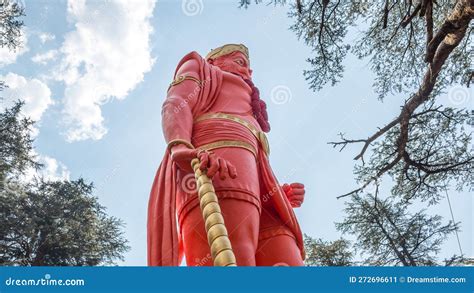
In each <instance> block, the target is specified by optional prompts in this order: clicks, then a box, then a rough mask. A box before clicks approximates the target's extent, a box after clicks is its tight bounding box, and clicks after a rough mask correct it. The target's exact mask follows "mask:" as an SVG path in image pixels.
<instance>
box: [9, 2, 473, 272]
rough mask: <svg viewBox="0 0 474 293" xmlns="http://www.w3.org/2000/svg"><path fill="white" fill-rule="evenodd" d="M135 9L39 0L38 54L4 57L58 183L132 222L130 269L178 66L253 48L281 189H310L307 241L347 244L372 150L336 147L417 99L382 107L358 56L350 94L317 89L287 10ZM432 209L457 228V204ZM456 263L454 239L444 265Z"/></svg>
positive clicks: (463, 197) (456, 199)
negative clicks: (77, 185) (229, 48)
mask: <svg viewBox="0 0 474 293" xmlns="http://www.w3.org/2000/svg"><path fill="white" fill-rule="evenodd" d="M73 2H74V3H73ZM131 2H133V3H132V5H131V6H129V7H128V6H127V5H126V4H124V3H121V4H119V3H114V2H111V1H104V2H102V1H72V2H71V3H69V4H68V2H67V1H26V5H25V6H26V14H27V16H26V18H25V24H26V29H25V33H26V34H25V35H26V44H25V47H24V48H23V49H22V50H20V51H19V52H17V53H16V54H14V56H11V54H10V55H8V54H6V53H5V52H3V53H2V52H0V60H3V61H0V66H3V67H0V68H1V72H0V75H1V76H4V77H5V76H7V77H8V78H7V81H8V80H10V81H11V82H13V83H15V84H16V85H17V86H16V87H13V88H12V89H10V92H8V91H7V92H6V96H7V98H8V96H9V95H10V96H12V97H13V96H15V95H16V96H21V95H24V96H25V98H27V99H29V100H28V101H30V102H29V104H30V108H29V112H28V113H26V114H31V115H33V114H34V115H36V116H35V117H36V118H38V119H37V120H38V121H39V123H38V126H37V128H38V129H37V137H36V142H35V145H36V151H37V153H38V154H39V155H40V156H41V158H43V159H44V160H47V161H48V162H49V163H48V164H47V166H48V167H49V168H48V170H47V172H48V175H49V176H51V178H58V177H68V178H71V179H76V178H78V177H84V178H85V179H87V180H90V181H93V182H94V183H95V185H96V189H95V195H97V196H98V197H99V200H100V202H101V204H103V205H104V206H106V207H107V210H108V213H109V214H110V215H114V216H116V217H119V218H121V219H123V220H124V222H125V223H126V228H125V236H126V238H127V239H128V240H129V241H130V245H131V247H132V249H131V251H130V252H129V253H127V254H126V255H125V261H124V262H123V263H120V264H121V265H145V264H146V212H147V202H148V196H149V191H150V187H151V183H152V181H153V177H154V174H155V171H156V169H157V167H158V165H159V163H160V160H161V158H162V155H163V152H164V149H165V142H164V139H163V135H162V133H161V117H160V111H161V104H162V103H163V101H164V98H165V96H166V89H167V87H168V84H169V83H170V81H171V80H172V75H173V72H174V69H175V66H176V64H177V63H178V61H179V60H180V58H181V57H183V56H184V55H185V54H186V53H188V52H190V51H193V50H194V51H197V52H199V53H200V54H201V55H205V54H206V53H207V52H208V51H209V50H210V49H212V48H215V47H217V46H220V45H222V44H225V43H231V42H232V43H244V44H245V45H247V46H248V47H249V50H250V58H251V66H252V68H253V71H254V76H253V78H254V82H255V84H256V85H257V86H258V87H259V88H260V90H261V93H262V98H263V99H265V100H266V101H267V104H268V108H269V116H270V123H271V126H272V131H271V132H270V134H269V140H270V144H271V148H272V154H271V163H272V166H273V168H274V171H275V173H276V174H277V176H278V177H279V178H280V181H281V182H282V183H283V182H295V181H297V182H303V183H304V184H305V185H306V188H307V193H306V194H307V196H306V201H305V203H304V204H303V206H302V207H301V208H299V209H297V210H296V213H297V216H298V218H299V220H300V223H301V226H302V230H303V232H304V233H306V234H308V235H311V236H313V237H318V238H324V239H326V240H335V239H337V238H339V237H340V233H339V232H337V231H336V229H335V227H334V222H338V221H342V219H343V213H342V209H343V207H344V201H343V200H337V199H336V196H338V195H340V194H343V193H346V192H348V191H350V190H353V189H354V188H356V187H357V183H356V182H355V181H354V176H353V174H352V170H353V166H354V161H353V157H354V156H355V154H356V153H357V152H358V151H359V150H360V146H348V147H347V148H346V149H345V150H344V151H343V152H341V153H340V152H338V151H337V150H334V149H333V148H332V147H331V146H330V145H328V144H327V142H328V141H333V140H337V134H338V133H339V132H345V133H346V134H348V135H349V136H350V137H353V138H359V137H366V136H368V135H369V134H372V133H373V132H374V131H375V130H376V127H378V126H381V125H384V123H387V122H388V121H390V120H391V119H392V118H393V117H394V116H395V115H397V114H398V113H399V107H400V105H401V101H403V99H405V97H404V96H391V97H388V98H387V99H386V100H385V102H384V103H381V102H380V101H378V100H377V97H376V94H375V93H374V92H373V90H372V86H371V85H372V81H373V77H374V75H373V73H371V72H370V70H369V66H368V64H367V61H366V60H364V61H360V60H357V59H356V58H354V57H353V56H349V57H348V58H347V60H346V62H345V66H346V72H345V75H344V79H343V80H342V82H340V83H339V84H337V85H336V86H335V87H330V86H327V87H325V88H324V89H323V90H321V91H319V92H316V93H315V92H312V91H310V90H309V89H308V85H307V83H306V82H305V80H304V77H303V75H302V72H303V70H304V69H307V68H308V64H307V63H306V62H305V59H306V58H307V57H308V56H310V54H311V51H310V49H309V48H307V47H306V46H305V45H304V44H303V43H302V42H301V41H298V39H297V38H296V36H295V34H294V33H293V32H291V31H289V30H288V27H289V26H290V25H291V24H292V20H291V19H289V18H288V17H287V7H280V6H276V7H274V6H266V5H253V6H251V7H250V8H249V9H248V10H245V9H238V3H237V2H238V1H237V0H229V1H217V0H214V1H211V0H204V1H194V2H195V3H196V6H193V5H187V4H189V3H187V2H189V1H183V2H182V1H172V0H164V1H158V2H156V3H154V2H148V1H145V0H141V1H131ZM72 4H74V5H72ZM130 8H133V9H130ZM357 34H358V32H357V30H354V31H353V32H351V34H350V35H349V39H354V38H355V37H356V36H357ZM48 91H49V92H48ZM278 92H280V93H282V96H276V93H278ZM471 96H472V95H471ZM28 97H29V98H28ZM272 97H273V98H272ZM278 97H282V99H281V100H280V99H279V98H278ZM440 99H445V100H446V101H447V103H449V99H447V97H446V96H445V97H440ZM471 100H472V99H471ZM470 102H471V103H470V105H468V106H469V107H472V101H470ZM7 103H8V99H7ZM467 103H469V101H468V102H467ZM27 105H28V103H27ZM463 106H465V105H463ZM384 191H385V192H388V189H385V190H382V192H384ZM450 194H451V202H452V205H453V210H454V215H455V217H456V221H461V222H462V232H461V233H460V238H461V244H462V248H463V250H464V253H465V254H466V255H467V256H473V254H474V252H473V247H472V241H473V236H472V231H473V218H472V210H473V208H474V205H473V201H472V195H470V194H467V193H461V194H458V193H455V192H454V191H453V192H451V193H450ZM430 211H431V212H433V213H439V214H441V215H443V216H444V217H445V218H446V220H447V219H449V217H450V214H449V210H448V205H447V202H446V201H442V202H441V203H440V205H438V206H436V207H431V208H430ZM454 253H459V250H458V248H457V242H456V239H455V237H454V236H452V237H451V238H450V239H449V240H448V241H447V242H446V245H445V247H444V249H443V252H442V255H443V256H447V255H450V254H454Z"/></svg>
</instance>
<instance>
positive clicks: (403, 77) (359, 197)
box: [240, 0, 474, 265]
mask: <svg viewBox="0 0 474 293" xmlns="http://www.w3.org/2000/svg"><path fill="white" fill-rule="evenodd" d="M251 2H252V1H250V0H241V1H240V5H241V6H242V7H248V6H249V5H250V4H251ZM261 2H262V1H260V0H256V1H255V3H261ZM268 3H273V4H275V5H277V4H289V6H290V8H289V16H290V17H291V18H292V19H293V20H294V24H293V25H292V26H291V27H290V29H291V30H293V31H294V32H295V33H296V35H297V36H298V37H299V39H300V40H302V41H304V43H305V44H307V45H308V46H309V47H311V48H312V55H311V56H310V57H308V59H307V60H308V63H309V69H307V70H305V72H304V76H305V78H306V79H307V80H308V82H309V87H310V88H311V89H313V90H314V91H317V90H320V89H321V88H322V87H323V86H325V85H326V84H331V85H335V84H336V83H337V82H339V81H340V80H341V79H342V78H343V74H344V59H345V57H346V56H347V55H348V54H352V55H354V56H356V57H358V58H360V59H363V60H367V61H368V63H369V66H370V68H371V70H372V71H373V72H374V74H375V79H374V82H373V88H374V91H375V93H376V94H377V95H378V98H379V100H380V101H382V102H383V101H384V100H385V99H386V98H389V97H390V98H392V99H394V98H398V99H400V109H401V110H400V113H399V114H397V115H394V117H392V119H391V120H388V121H387V123H386V124H385V125H382V126H380V127H377V131H375V132H374V133H372V134H369V135H368V136H367V138H360V139H352V138H348V137H347V136H346V135H345V134H343V133H340V140H339V141H335V142H330V144H331V145H333V146H334V147H335V148H339V150H340V151H342V150H343V149H344V148H345V147H346V146H348V145H352V144H358V145H361V149H360V151H359V152H358V154H357V155H356V156H355V158H354V159H355V160H356V161H357V162H358V163H357V165H356V166H355V169H354V174H355V177H356V181H357V182H358V185H359V188H357V189H355V190H352V191H350V192H348V193H346V194H343V195H341V196H339V197H338V198H342V197H346V196H347V197H348V199H349V203H348V204H349V207H348V208H347V209H346V215H347V218H346V220H345V221H344V222H343V223H340V224H339V226H338V227H339V228H340V229H341V230H342V231H343V232H346V233H350V234H355V235H356V236H357V239H358V240H357V242H356V244H355V245H356V247H358V248H360V249H362V250H364V251H365V252H366V253H367V254H369V257H368V259H367V262H368V263H371V264H400V263H401V264H404V265H406V264H408V265H415V264H416V265H419V264H430V263H434V262H435V257H434V255H433V254H430V253H428V252H429V251H432V252H437V251H438V250H439V247H440V245H441V242H442V241H443V239H444V238H445V236H444V235H448V234H450V233H451V232H453V231H456V230H457V228H456V227H457V224H456V225H454V224H453V223H451V224H447V226H443V225H442V224H441V218H439V217H438V216H435V217H434V218H433V217H429V216H427V215H426V214H425V212H424V211H419V212H418V213H414V214H413V215H412V214H407V212H406V209H407V208H408V207H410V204H411V203H413V202H415V201H421V202H426V203H427V204H428V205H431V204H436V203H438V202H439V201H440V200H441V199H442V198H443V197H444V194H445V192H446V191H447V190H449V189H450V188H452V187H455V189H456V190H458V191H462V190H468V191H472V190H473V189H474V188H473V187H474V185H473V184H474V149H473V143H472V129H473V126H474V111H472V110H470V109H468V108H466V106H467V105H468V104H469V103H468V102H469V100H470V99H472V98H473V96H472V90H471V89H470V88H469V86H470V84H471V82H472V78H473V76H474V73H473V68H472V61H473V60H472V58H473V56H474V54H473V49H472V48H473V43H472V38H471V35H472V32H473V30H474V27H473V25H472V19H473V18H474V2H473V1H472V0H438V1H433V0H384V1H368V0H356V1H338V0H307V1H304V0H296V1H281V0H274V1H268ZM356 29H357V33H356ZM351 31H352V32H354V34H352V35H356V34H357V37H356V38H355V40H354V38H352V37H351V38H349V37H348V36H349V35H348V34H349V32H351ZM446 91H448V99H449V101H447V100H446V99H441V93H445V92H446ZM448 102H451V104H452V105H454V107H453V106H450V105H449V104H448ZM382 181H385V182H387V183H388V184H391V185H392V188H391V192H390V194H388V195H387V198H386V199H380V195H379V194H378V192H379V188H378V187H379V186H381V183H382ZM388 184H385V185H384V186H387V185H388ZM369 186H376V193H375V195H374V196H373V195H371V194H366V193H367V187H369ZM364 194H365V195H364ZM377 196H379V197H377ZM379 200H380V202H378V201H379ZM369 202H370V203H371V204H369ZM370 207H371V208H370ZM367 208H369V209H368V210H367ZM389 218H390V219H391V220H392V221H393V222H394V223H396V224H397V225H401V227H402V228H403V229H402V228H400V229H402V230H401V234H400V235H401V236H400V235H398V234H397V233H398V232H397V231H396V230H394V229H395V227H391V226H390V221H388V219H389ZM376 221H379V222H380V223H381V224H380V225H378V224H377V222H376ZM430 221H432V222H430ZM420 223H425V229H428V230H427V231H424V230H423V229H421V232H422V233H428V234H429V233H430V231H438V232H436V233H435V235H434V236H432V237H430V238H428V239H429V240H430V241H426V242H423V243H422V244H423V245H421V246H416V243H415V242H416V237H415V236H416V235H418V234H414V233H413V231H412V230H413V229H415V230H416V228H417V227H419V226H420V225H421V224H420ZM376 224H377V225H376ZM386 225H388V226H386ZM392 226H393V225H392ZM390 227H391V228H390ZM382 228H384V229H387V231H389V232H390V233H385V234H384V233H381V234H380V232H381V229H382ZM430 229H431V230H430ZM393 231H395V232H396V233H395V234H393V233H392V232H393ZM377 233H378V234H377ZM428 234H427V235H428ZM436 235H437V236H436ZM413 237H415V239H413ZM391 239H392V240H395V242H394V244H390V243H389V242H390V240H391ZM433 239H436V240H433ZM413 241H415V242H413ZM402 242H403V243H404V244H403V245H401V244H400V243H402ZM414 243H415V244H414ZM375 244H377V245H381V247H379V248H377V246H376V245H375ZM404 245H405V246H407V247H405V248H406V249H407V251H408V252H409V253H404V252H403V248H404ZM410 249H412V250H413V252H412V251H410ZM400 251H402V252H401V254H397V252H400ZM384 257H387V259H385V260H384ZM410 257H413V260H411V259H410ZM461 258H462V256H461ZM457 261H458V257H456V256H454V257H453V258H452V259H451V260H447V261H446V264H452V263H456V262H457Z"/></svg>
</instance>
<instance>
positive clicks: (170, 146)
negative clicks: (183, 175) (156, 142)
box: [168, 138, 194, 152]
mask: <svg viewBox="0 0 474 293" xmlns="http://www.w3.org/2000/svg"><path fill="white" fill-rule="evenodd" d="M178 144H184V145H185V146H187V147H188V148H190V149H194V146H193V145H192V144H191V143H190V142H189V141H187V140H184V139H179V138H178V139H173V140H172V141H170V142H169V143H168V150H169V151H170V152H171V148H172V147H174V146H175V145H178Z"/></svg>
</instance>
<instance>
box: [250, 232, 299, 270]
mask: <svg viewBox="0 0 474 293" xmlns="http://www.w3.org/2000/svg"><path fill="white" fill-rule="evenodd" d="M255 259H256V265H257V266H274V265H278V266H284V265H288V266H302V265H304V264H303V260H302V258H301V255H300V250H299V248H298V246H297V245H296V241H295V239H294V238H293V237H292V236H289V235H286V234H281V235H276V236H271V237H270V238H267V239H264V240H260V241H259V243H258V247H257V253H256V254H255Z"/></svg>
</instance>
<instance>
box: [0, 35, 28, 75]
mask: <svg viewBox="0 0 474 293" xmlns="http://www.w3.org/2000/svg"><path fill="white" fill-rule="evenodd" d="M19 42H20V46H19V47H17V48H16V49H15V50H11V49H9V48H8V47H7V46H5V47H0V67H2V66H5V65H8V64H12V63H15V61H16V59H17V58H18V57H19V56H20V55H23V54H24V53H26V52H28V50H29V48H28V44H27V42H28V38H27V37H26V32H25V31H22V33H21V35H20V38H19Z"/></svg>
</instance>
